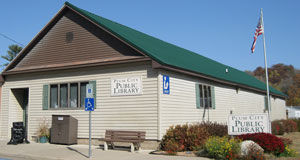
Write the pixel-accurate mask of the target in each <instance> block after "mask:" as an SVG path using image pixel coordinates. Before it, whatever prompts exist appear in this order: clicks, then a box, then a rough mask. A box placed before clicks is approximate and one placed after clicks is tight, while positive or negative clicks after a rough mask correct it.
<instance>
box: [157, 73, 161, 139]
mask: <svg viewBox="0 0 300 160" xmlns="http://www.w3.org/2000/svg"><path fill="white" fill-rule="evenodd" d="M160 75H161V74H160V71H158V72H157V139H158V140H159V141H160V140H161V125H160V120H161V119H160V118H161V117H160V116H161V115H160V93H161V91H160V87H161V83H160V79H161V78H160Z"/></svg>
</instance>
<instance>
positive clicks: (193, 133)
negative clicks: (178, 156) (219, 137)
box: [160, 125, 208, 154]
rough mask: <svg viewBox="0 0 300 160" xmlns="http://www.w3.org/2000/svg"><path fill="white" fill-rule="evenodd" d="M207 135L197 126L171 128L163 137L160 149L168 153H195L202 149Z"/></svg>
mask: <svg viewBox="0 0 300 160" xmlns="http://www.w3.org/2000/svg"><path fill="white" fill-rule="evenodd" d="M207 138H208V133H207V131H206V130H205V129H204V128H201V127H199V126H198V125H176V126H175V127H174V126H171V127H170V128H169V129H168V130H167V133H166V134H165V135H164V137H163V139H162V141H161V143H160V148H161V149H162V150H165V151H167V152H168V153H171V154H172V153H174V152H180V151H195V150H198V149H200V148H203V146H204V144H205V141H206V140H207Z"/></svg>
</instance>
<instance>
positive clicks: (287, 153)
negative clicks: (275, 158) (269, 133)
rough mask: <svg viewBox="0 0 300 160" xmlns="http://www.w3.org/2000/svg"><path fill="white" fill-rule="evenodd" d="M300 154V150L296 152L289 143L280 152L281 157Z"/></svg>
mask: <svg viewBox="0 0 300 160" xmlns="http://www.w3.org/2000/svg"><path fill="white" fill-rule="evenodd" d="M297 155H298V152H296V151H295V150H294V149H292V148H290V147H289V145H286V146H285V147H284V151H283V152H282V153H280V155H279V156H280V157H296V156H297Z"/></svg>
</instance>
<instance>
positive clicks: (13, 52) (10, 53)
mask: <svg viewBox="0 0 300 160" xmlns="http://www.w3.org/2000/svg"><path fill="white" fill-rule="evenodd" d="M22 49H23V48H22V47H20V46H18V45H16V44H13V45H10V46H8V50H7V55H5V56H1V57H2V58H3V59H5V60H7V61H8V62H11V61H12V60H13V59H14V58H15V57H16V56H17V55H18V53H19V52H20V51H21V50H22ZM8 64H9V63H5V64H4V65H3V66H7V65H8Z"/></svg>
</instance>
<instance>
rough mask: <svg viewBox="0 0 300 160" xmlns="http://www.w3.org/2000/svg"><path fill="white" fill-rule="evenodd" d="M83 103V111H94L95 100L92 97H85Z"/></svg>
mask: <svg viewBox="0 0 300 160" xmlns="http://www.w3.org/2000/svg"><path fill="white" fill-rule="evenodd" d="M84 102H85V103H84V104H85V105H84V110H85V111H94V109H95V103H94V102H95V101H94V98H85V101H84Z"/></svg>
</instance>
